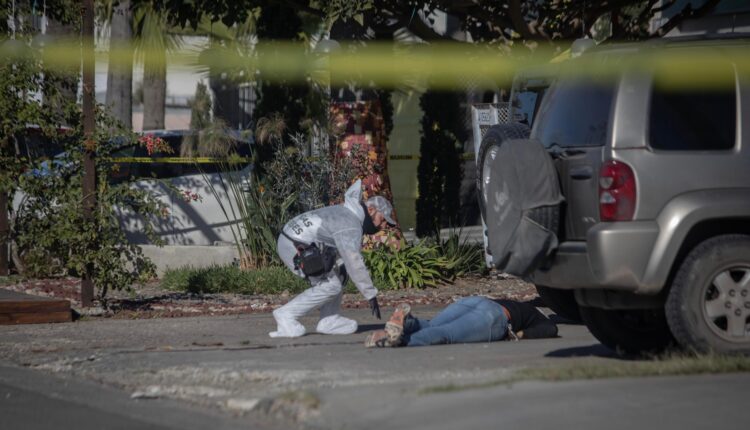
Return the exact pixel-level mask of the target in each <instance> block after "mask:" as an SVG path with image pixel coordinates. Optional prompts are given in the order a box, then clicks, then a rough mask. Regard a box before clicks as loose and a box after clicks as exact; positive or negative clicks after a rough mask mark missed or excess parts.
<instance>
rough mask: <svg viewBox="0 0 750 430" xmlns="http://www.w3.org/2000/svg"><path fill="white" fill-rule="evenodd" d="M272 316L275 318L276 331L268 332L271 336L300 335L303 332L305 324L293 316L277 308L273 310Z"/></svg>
mask: <svg viewBox="0 0 750 430" xmlns="http://www.w3.org/2000/svg"><path fill="white" fill-rule="evenodd" d="M273 317H274V319H275V320H276V331H272V332H270V333H268V335H269V336H271V337H274V338H275V337H300V336H303V335H304V334H305V326H303V325H302V324H300V323H299V321H297V320H295V319H294V318H292V317H290V316H288V315H285V314H284V313H282V312H278V309H277V310H275V311H273Z"/></svg>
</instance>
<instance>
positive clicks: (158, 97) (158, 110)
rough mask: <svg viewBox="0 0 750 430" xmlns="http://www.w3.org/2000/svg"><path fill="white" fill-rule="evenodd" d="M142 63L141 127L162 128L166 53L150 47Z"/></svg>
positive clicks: (165, 88) (165, 89) (149, 128)
mask: <svg viewBox="0 0 750 430" xmlns="http://www.w3.org/2000/svg"><path fill="white" fill-rule="evenodd" d="M144 58H145V60H144V64H143V129H144V130H160V129H163V128H164V102H165V99H166V97H167V53H166V51H164V50H155V49H150V50H149V51H148V52H146V54H145V56H144Z"/></svg>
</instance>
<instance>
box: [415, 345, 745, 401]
mask: <svg viewBox="0 0 750 430" xmlns="http://www.w3.org/2000/svg"><path fill="white" fill-rule="evenodd" d="M741 372H750V357H747V356H742V355H720V354H692V353H688V352H670V353H667V354H665V355H661V356H657V357H653V358H650V359H646V360H633V361H629V360H621V361H616V362H613V363H607V364H594V365H592V364H591V363H582V364H574V365H565V366H554V367H541V368H524V369H520V370H518V371H516V372H514V373H513V374H512V375H510V376H509V377H508V378H503V379H498V380H494V381H488V382H483V383H479V384H467V385H454V384H449V385H441V386H435V387H428V388H425V389H423V390H421V391H420V393H421V394H432V393H446V392H455V391H464V390H474V389H483V388H491V387H495V386H499V385H509V384H513V383H516V382H522V381H546V382H557V381H571V380H591V379H604V378H643V377H649V376H678V375H699V374H720V373H741Z"/></svg>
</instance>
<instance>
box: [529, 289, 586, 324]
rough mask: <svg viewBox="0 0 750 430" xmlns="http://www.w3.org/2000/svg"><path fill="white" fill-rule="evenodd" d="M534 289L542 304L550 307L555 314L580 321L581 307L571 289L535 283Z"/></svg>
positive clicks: (573, 320)
mask: <svg viewBox="0 0 750 430" xmlns="http://www.w3.org/2000/svg"><path fill="white" fill-rule="evenodd" d="M536 291H537V292H538V293H539V297H541V298H542V301H543V302H544V304H545V305H546V306H547V307H548V308H550V309H552V311H553V312H554V313H556V314H557V316H559V317H561V318H565V319H566V320H569V321H572V322H577V323H580V322H582V320H581V309H580V307H579V306H578V302H576V298H575V294H574V292H573V290H560V289H557V288H550V287H545V286H542V285H537V286H536Z"/></svg>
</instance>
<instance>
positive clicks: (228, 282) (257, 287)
mask: <svg viewBox="0 0 750 430" xmlns="http://www.w3.org/2000/svg"><path fill="white" fill-rule="evenodd" d="M161 286H162V287H163V288H166V289H169V290H174V291H185V292H189V293H196V294H213V293H236V294H276V293H281V292H284V291H285V290H286V291H289V292H290V293H298V292H301V291H303V290H305V289H306V288H308V287H309V286H310V284H308V283H307V281H305V280H303V279H301V278H299V277H298V276H295V275H294V274H293V273H292V272H290V271H289V269H287V268H286V267H282V266H269V267H264V268H258V269H255V270H240V268H238V267H236V266H211V267H206V268H195V267H183V268H179V269H169V270H167V271H166V273H164V276H163V277H162V279H161Z"/></svg>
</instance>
